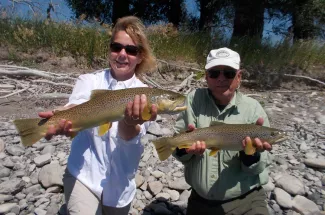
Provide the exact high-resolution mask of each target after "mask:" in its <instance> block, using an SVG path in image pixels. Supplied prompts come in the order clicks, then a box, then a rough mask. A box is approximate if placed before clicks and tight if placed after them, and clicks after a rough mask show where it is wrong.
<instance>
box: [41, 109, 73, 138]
mask: <svg viewBox="0 0 325 215" xmlns="http://www.w3.org/2000/svg"><path fill="white" fill-rule="evenodd" d="M74 106H76V105H74V104H71V105H69V106H67V107H63V108H60V109H58V110H66V109H69V108H72V107H74ZM54 112H55V110H54V111H46V112H39V113H38V116H39V117H42V118H46V119H48V118H51V117H52V116H53V115H54ZM71 129H72V122H71V121H68V120H65V119H61V120H60V122H59V124H58V125H57V126H54V125H50V126H49V127H48V129H47V132H46V134H45V139H47V140H50V139H52V137H53V136H54V135H65V136H67V137H70V136H71V135H72V131H71Z"/></svg>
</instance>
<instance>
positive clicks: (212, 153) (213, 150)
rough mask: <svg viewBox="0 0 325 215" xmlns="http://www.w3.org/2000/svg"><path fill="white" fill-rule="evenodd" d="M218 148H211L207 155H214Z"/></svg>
mask: <svg viewBox="0 0 325 215" xmlns="http://www.w3.org/2000/svg"><path fill="white" fill-rule="evenodd" d="M219 150H220V149H219V148H211V151H210V153H209V156H214V155H216V154H217V152H218V151H219Z"/></svg>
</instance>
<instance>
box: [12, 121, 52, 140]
mask: <svg viewBox="0 0 325 215" xmlns="http://www.w3.org/2000/svg"><path fill="white" fill-rule="evenodd" d="M13 123H14V124H15V126H16V129H17V131H18V133H19V135H20V138H21V142H22V144H23V145H24V146H31V145H33V144H34V143H36V142H37V141H39V140H40V139H41V138H42V137H44V136H45V133H46V131H47V127H46V126H45V125H44V123H42V119H40V118H34V119H16V120H14V121H13Z"/></svg>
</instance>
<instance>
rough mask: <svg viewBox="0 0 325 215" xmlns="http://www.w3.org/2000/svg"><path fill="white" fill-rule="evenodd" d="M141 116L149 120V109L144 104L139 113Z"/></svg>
mask: <svg viewBox="0 0 325 215" xmlns="http://www.w3.org/2000/svg"><path fill="white" fill-rule="evenodd" d="M141 117H142V119H143V120H149V119H150V118H151V113H150V110H149V107H148V106H145V107H144V109H143V111H142V113H141Z"/></svg>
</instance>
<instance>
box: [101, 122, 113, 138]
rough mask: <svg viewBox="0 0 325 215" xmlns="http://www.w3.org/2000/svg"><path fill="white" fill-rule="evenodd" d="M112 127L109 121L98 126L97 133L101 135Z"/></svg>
mask: <svg viewBox="0 0 325 215" xmlns="http://www.w3.org/2000/svg"><path fill="white" fill-rule="evenodd" d="M111 127H112V123H111V122H107V123H105V124H102V125H100V126H99V129H98V135H99V136H103V135H104V134H105V133H106V132H107V131H108V130H109V129H110V128H111Z"/></svg>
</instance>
